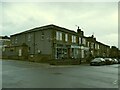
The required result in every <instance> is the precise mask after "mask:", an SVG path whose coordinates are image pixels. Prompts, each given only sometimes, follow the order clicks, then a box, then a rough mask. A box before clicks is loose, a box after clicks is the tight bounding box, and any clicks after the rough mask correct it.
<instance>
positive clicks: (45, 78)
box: [2, 60, 119, 88]
mask: <svg viewBox="0 0 120 90" xmlns="http://www.w3.org/2000/svg"><path fill="white" fill-rule="evenodd" d="M118 68H119V65H117V64H115V65H104V66H90V65H87V64H84V65H63V66H52V65H49V64H40V63H33V62H26V61H16V60H3V61H2V87H3V88H118Z"/></svg>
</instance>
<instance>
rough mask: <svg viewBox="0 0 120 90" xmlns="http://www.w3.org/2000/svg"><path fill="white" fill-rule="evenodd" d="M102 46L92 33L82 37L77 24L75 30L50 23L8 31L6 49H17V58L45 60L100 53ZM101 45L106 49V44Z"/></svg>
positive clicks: (74, 57)
mask: <svg viewBox="0 0 120 90" xmlns="http://www.w3.org/2000/svg"><path fill="white" fill-rule="evenodd" d="M102 45H103V46H105V45H104V44H102ZM101 48H102V47H101V43H99V42H97V41H96V39H95V38H93V36H92V37H85V36H84V32H83V31H81V29H80V28H79V27H78V29H77V32H75V31H73V30H69V29H66V28H63V27H59V26H56V25H53V24H51V25H46V26H42V27H37V28H34V29H31V30H27V31H24V32H21V33H17V34H14V35H11V47H9V50H10V51H11V53H12V52H14V53H16V55H15V56H14V55H13V57H16V56H17V59H21V57H22V58H23V59H27V60H33V61H35V60H44V61H45V60H51V59H55V60H60V59H76V60H87V59H86V58H89V57H90V55H93V56H94V57H96V56H100V53H101V52H100V49H101ZM11 49H12V50H11ZM103 49H104V50H106V48H103ZM108 49H109V47H108ZM104 50H102V51H104ZM105 54H106V53H105Z"/></svg>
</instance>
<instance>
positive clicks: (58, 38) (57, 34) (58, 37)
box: [56, 31, 62, 40]
mask: <svg viewBox="0 0 120 90" xmlns="http://www.w3.org/2000/svg"><path fill="white" fill-rule="evenodd" d="M56 40H62V32H58V31H57V32H56Z"/></svg>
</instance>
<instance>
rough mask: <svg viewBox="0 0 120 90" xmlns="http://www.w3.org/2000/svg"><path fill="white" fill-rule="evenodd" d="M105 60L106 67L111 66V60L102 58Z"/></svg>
mask: <svg viewBox="0 0 120 90" xmlns="http://www.w3.org/2000/svg"><path fill="white" fill-rule="evenodd" d="M104 59H105V64H106V65H111V64H113V60H112V59H111V58H104Z"/></svg>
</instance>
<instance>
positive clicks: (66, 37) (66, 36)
mask: <svg viewBox="0 0 120 90" xmlns="http://www.w3.org/2000/svg"><path fill="white" fill-rule="evenodd" d="M65 41H66V42H67V41H68V34H65Z"/></svg>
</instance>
